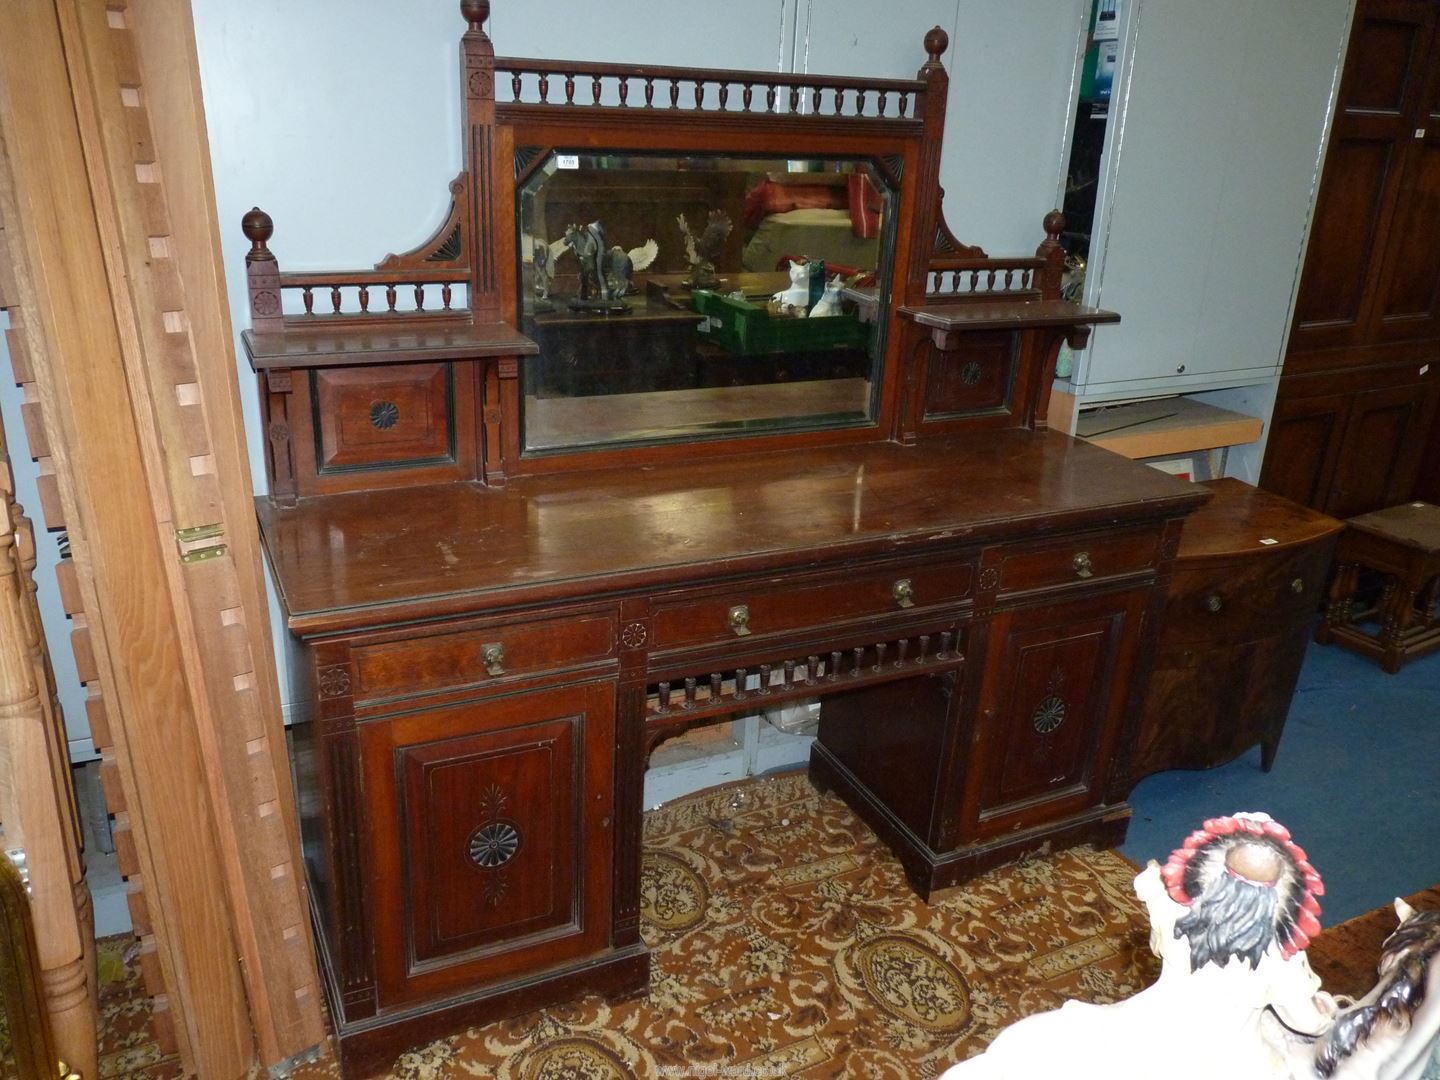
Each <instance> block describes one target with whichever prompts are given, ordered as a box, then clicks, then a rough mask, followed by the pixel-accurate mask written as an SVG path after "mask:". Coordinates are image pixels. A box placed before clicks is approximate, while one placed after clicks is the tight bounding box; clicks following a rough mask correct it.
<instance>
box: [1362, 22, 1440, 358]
mask: <svg viewBox="0 0 1440 1080" xmlns="http://www.w3.org/2000/svg"><path fill="white" fill-rule="evenodd" d="M1436 40H1437V41H1440V38H1437V39H1436ZM1430 52H1431V55H1430V70H1429V72H1428V75H1427V78H1426V83H1427V86H1426V92H1425V96H1424V99H1423V107H1422V108H1421V109H1420V118H1419V120H1417V121H1415V122H1414V124H1413V127H1414V133H1415V136H1416V138H1415V139H1414V141H1413V142H1412V144H1411V149H1410V155H1409V156H1410V160H1409V162H1408V164H1407V165H1406V166H1405V173H1404V175H1403V176H1401V178H1400V190H1401V192H1402V195H1401V199H1400V206H1399V209H1398V212H1397V213H1396V217H1395V225H1394V228H1393V229H1392V230H1391V239H1390V244H1389V251H1388V252H1387V254H1386V256H1385V272H1386V280H1385V283H1384V286H1383V288H1384V297H1385V298H1384V301H1383V303H1382V304H1381V307H1380V323H1379V326H1378V327H1377V337H1378V339H1379V340H1383V341H1397V340H1412V339H1415V338H1422V337H1424V338H1431V337H1437V336H1440V244H1436V242H1435V238H1436V236H1440V47H1437V46H1436V45H1432V46H1431V50H1430ZM1422 133H1423V134H1422Z"/></svg>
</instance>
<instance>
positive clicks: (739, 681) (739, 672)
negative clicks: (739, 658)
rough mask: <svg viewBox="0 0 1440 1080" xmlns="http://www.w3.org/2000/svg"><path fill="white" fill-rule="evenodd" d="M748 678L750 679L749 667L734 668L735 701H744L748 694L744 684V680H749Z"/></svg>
mask: <svg viewBox="0 0 1440 1080" xmlns="http://www.w3.org/2000/svg"><path fill="white" fill-rule="evenodd" d="M749 679H750V669H749V668H743V667H737V668H736V669H735V700H736V701H744V700H745V699H746V698H747V697H749V696H750V694H749V692H748V691H747V690H746V689H745V684H746V682H748V681H749Z"/></svg>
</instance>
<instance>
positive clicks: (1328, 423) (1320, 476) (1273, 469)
mask: <svg viewBox="0 0 1440 1080" xmlns="http://www.w3.org/2000/svg"><path fill="white" fill-rule="evenodd" d="M1288 386H1289V384H1288V383H1287V382H1285V381H1284V380H1282V381H1281V383H1280V395H1281V396H1280V397H1279V398H1278V399H1277V400H1276V402H1275V410H1274V412H1273V413H1272V414H1271V416H1270V439H1269V441H1268V442H1267V443H1266V444H1265V463H1264V465H1263V466H1262V467H1261V470H1260V486H1261V487H1262V488H1264V489H1265V490H1266V491H1273V492H1274V493H1275V494H1276V495H1281V496H1283V497H1285V498H1287V499H1290V500H1292V501H1294V502H1298V503H1300V504H1301V505H1302V506H1308V507H1310V508H1311V509H1314V510H1319V509H1321V508H1322V507H1324V506H1325V504H1326V502H1327V500H1328V498H1329V494H1330V482H1331V479H1332V478H1333V477H1334V475H1335V463H1336V461H1337V460H1338V457H1339V453H1340V437H1341V435H1342V434H1343V433H1344V430H1345V421H1346V419H1347V418H1348V416H1349V410H1350V395H1348V394H1318V395H1313V396H1306V397H1286V396H1285V393H1286V390H1287V389H1288Z"/></svg>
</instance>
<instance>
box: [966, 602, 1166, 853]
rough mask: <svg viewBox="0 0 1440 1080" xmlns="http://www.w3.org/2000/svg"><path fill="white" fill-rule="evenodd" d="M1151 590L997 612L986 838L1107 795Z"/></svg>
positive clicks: (981, 823)
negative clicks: (1136, 631) (1140, 625)
mask: <svg viewBox="0 0 1440 1080" xmlns="http://www.w3.org/2000/svg"><path fill="white" fill-rule="evenodd" d="M1145 595H1146V593H1145V591H1143V590H1139V591H1133V592H1126V593H1119V594H1113V595H1110V596H1099V597H1091V598H1088V599H1085V600H1077V601H1073V602H1071V603H1067V604H1059V605H1055V606H1052V607H1044V608H1031V609H1027V610H1023V611H1013V612H1004V613H1002V614H1000V615H997V616H996V617H995V621H994V624H993V625H992V627H991V640H990V647H989V652H988V655H987V659H986V665H985V685H984V689H983V690H982V692H981V718H980V734H979V740H978V744H977V748H976V760H975V767H974V769H973V771H972V773H971V775H972V776H976V777H980V778H981V779H980V781H979V783H978V784H977V785H976V786H977V789H978V792H979V797H978V806H977V807H976V811H977V824H978V834H979V835H980V836H981V837H982V838H983V837H989V836H995V835H997V834H999V833H1003V832H1007V831H1009V830H1011V829H1016V828H1023V827H1025V826H1027V825H1031V824H1034V823H1037V822H1039V821H1042V820H1054V819H1055V818H1056V817H1057V816H1060V815H1063V814H1066V813H1073V812H1077V811H1080V810H1084V809H1086V808H1088V807H1091V806H1095V805H1097V804H1099V803H1100V802H1101V801H1103V798H1104V791H1105V786H1106V782H1107V778H1108V776H1109V767H1110V759H1111V757H1112V756H1113V754H1114V750H1115V745H1116V737H1117V734H1118V731H1119V728H1120V726H1121V725H1120V722H1121V718H1122V716H1123V714H1124V709H1125V704H1126V694H1127V692H1128V690H1129V683H1130V673H1131V668H1132V667H1133V662H1134V653H1135V634H1134V633H1133V632H1131V633H1127V628H1131V629H1132V630H1133V627H1135V626H1138V623H1139V618H1140V613H1141V610H1142V607H1143V604H1144V601H1145Z"/></svg>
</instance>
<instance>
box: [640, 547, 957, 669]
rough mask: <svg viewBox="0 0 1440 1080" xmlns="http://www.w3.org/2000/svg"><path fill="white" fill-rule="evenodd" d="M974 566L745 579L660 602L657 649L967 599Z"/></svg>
mask: <svg viewBox="0 0 1440 1080" xmlns="http://www.w3.org/2000/svg"><path fill="white" fill-rule="evenodd" d="M974 576H975V567H974V564H973V563H972V562H968V561H966V562H960V561H956V562H940V563H913V562H909V563H900V564H896V565H895V566H892V567H890V568H888V569H885V570H872V569H866V570H863V571H858V572H853V573H848V574H826V575H814V576H812V577H810V578H808V579H805V578H791V579H788V580H779V579H775V578H771V579H767V580H763V581H757V582H742V583H739V584H736V585H734V586H733V587H731V588H728V589H726V590H725V591H723V592H720V593H712V594H710V595H707V596H706V597H704V598H703V599H694V600H686V601H677V602H673V603H667V602H665V601H663V600H661V601H659V602H657V603H656V605H655V620H654V623H655V645H656V647H657V648H662V649H670V648H679V647H683V646H688V645H703V644H708V643H714V642H723V641H735V640H738V639H743V638H748V637H750V636H752V635H766V634H776V633H785V632H787V631H793V630H802V629H804V628H806V627H810V626H824V625H832V624H834V623H837V622H844V621H846V620H851V619H864V618H873V617H875V616H878V615H886V614H903V613H904V612H906V611H907V610H910V609H912V608H915V609H924V608H932V607H935V606H936V605H940V604H950V603H955V602H957V601H960V600H963V599H966V598H968V597H969V596H970V594H971V589H972V585H973V582H974Z"/></svg>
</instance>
